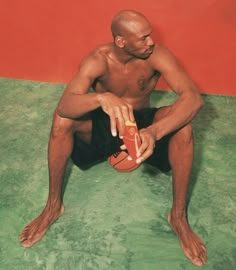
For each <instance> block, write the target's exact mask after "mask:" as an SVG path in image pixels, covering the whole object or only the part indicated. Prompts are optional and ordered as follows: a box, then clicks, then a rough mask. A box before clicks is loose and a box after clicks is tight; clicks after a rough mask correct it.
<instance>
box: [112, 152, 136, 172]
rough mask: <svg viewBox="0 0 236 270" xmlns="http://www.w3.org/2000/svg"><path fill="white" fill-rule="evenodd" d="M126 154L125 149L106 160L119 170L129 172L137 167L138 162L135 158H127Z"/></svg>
mask: <svg viewBox="0 0 236 270" xmlns="http://www.w3.org/2000/svg"><path fill="white" fill-rule="evenodd" d="M128 156H129V155H128V153H127V152H125V151H121V152H117V153H114V154H113V155H111V156H110V157H109V158H108V162H109V163H110V165H111V166H112V167H113V168H114V169H116V170H117V171H119V172H131V171H133V170H135V169H137V168H138V167H139V166H140V164H137V163H136V161H135V160H128V159H127V157H128Z"/></svg>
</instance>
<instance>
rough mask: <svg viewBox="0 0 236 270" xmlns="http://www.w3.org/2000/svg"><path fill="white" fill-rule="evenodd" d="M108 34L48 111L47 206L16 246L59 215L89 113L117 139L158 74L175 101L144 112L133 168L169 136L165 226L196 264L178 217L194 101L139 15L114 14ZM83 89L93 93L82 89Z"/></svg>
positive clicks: (188, 84)
mask: <svg viewBox="0 0 236 270" xmlns="http://www.w3.org/2000/svg"><path fill="white" fill-rule="evenodd" d="M111 30H112V35H113V38H114V40H113V43H110V44H106V45H103V46H99V47H97V48H96V49H95V50H93V51H92V52H91V53H90V54H89V55H87V56H86V57H85V58H84V59H83V60H82V62H81V64H80V67H79V70H78V73H77V74H76V75H75V76H74V78H73V79H72V80H71V81H70V82H69V84H68V85H67V88H66V90H65V91H64V93H63V95H62V97H61V99H60V102H59V104H58V106H57V108H56V110H55V113H54V119H53V125H52V130H51V135H50V140H49V151H48V164H49V176H50V179H49V196H48V201H47V203H46V206H45V208H44V210H43V212H42V213H41V214H40V215H39V216H38V217H37V218H36V219H35V220H33V221H32V222H30V223H29V224H28V225H27V226H26V227H25V228H24V229H23V231H22V232H21V234H20V237H19V238H20V241H21V243H22V245H23V246H24V247H30V246H32V245H33V244H34V243H35V242H37V241H39V240H40V239H41V238H42V237H43V235H44V234H45V233H46V231H47V230H48V228H49V226H50V225H51V224H52V223H53V222H54V221H55V220H56V219H57V218H58V217H59V216H60V215H61V214H62V213H63V212H64V205H63V202H62V185H63V177H64V172H65V169H66V164H67V161H68V159H69V158H70V157H71V155H72V152H73V153H75V154H74V159H75V160H77V161H78V160H80V161H81V160H82V161H83V159H84V157H83V155H82V150H81V149H83V147H86V146H87V147H88V148H89V145H90V143H91V140H92V139H93V137H92V126H93V125H95V124H94V123H97V122H96V121H97V120H96V119H95V120H93V121H95V122H92V120H91V119H92V118H96V115H97V113H93V112H94V111H95V112H97V111H99V116H97V119H98V120H100V122H101V121H103V119H106V118H107V119H108V120H107V119H106V121H107V122H108V128H107V133H108V135H107V136H108V137H109V136H110V137H111V138H110V137H109V139H111V140H114V141H115V140H117V139H118V140H119V137H120V138H122V136H123V133H124V123H125V121H126V120H130V121H134V119H136V114H137V112H140V111H142V110H143V109H145V110H149V109H146V108H149V99H150V94H151V92H152V90H153V89H154V87H155V85H156V83H157V81H158V79H159V77H160V76H161V75H162V76H163V77H164V79H165V80H166V82H167V83H168V84H169V86H170V87H171V88H172V89H173V91H175V92H176V93H177V94H178V99H177V100H176V101H175V102H174V103H173V104H172V105H170V106H166V107H162V108H159V109H156V110H155V111H154V113H153V112H152V113H151V114H152V120H151V122H150V123H149V124H148V125H147V126H144V127H143V128H141V129H140V137H141V140H142V144H141V147H140V148H139V153H138V155H137V160H136V162H137V163H141V162H144V161H147V160H148V158H149V159H150V157H152V156H153V154H154V152H155V151H157V154H158V151H159V150H158V149H159V147H160V145H161V143H162V140H163V139H164V138H166V137H168V134H171V136H170V135H169V136H170V137H169V139H168V156H169V157H168V159H169V160H168V161H169V163H170V167H171V170H172V177H173V206H172V209H171V211H170V213H169V215H168V222H169V224H170V226H171V227H172V229H173V230H174V232H175V233H176V235H177V236H178V238H179V241H180V244H181V246H182V249H183V251H184V253H185V254H186V256H187V257H188V258H189V259H190V260H191V261H192V262H193V263H194V264H196V265H203V264H205V263H206V260H207V255H206V247H205V245H204V244H203V242H202V240H201V239H200V238H199V237H198V236H197V235H196V233H194V232H193V230H192V229H191V228H190V225H189V224H188V221H187V217H186V194H187V188H188V184H189V178H190V172H191V167H192V161H193V137H192V128H191V123H190V122H191V120H192V119H193V118H194V116H195V115H196V114H197V112H198V111H199V109H200V108H201V107H202V105H203V101H202V98H201V96H200V94H199V91H198V89H197V87H196V85H195V84H194V83H193V81H192V80H191V79H190V77H189V76H188V75H187V74H186V72H185V71H184V70H183V68H182V67H181V66H180V65H179V64H178V63H177V61H176V59H175V58H174V56H173V55H172V54H171V53H170V51H169V50H167V49H166V48H165V47H163V46H162V45H159V44H156V43H154V41H153V40H152V38H151V33H152V27H151V25H150V23H149V22H148V20H147V19H146V18H145V17H144V16H143V15H142V14H140V13H138V12H135V11H131V10H123V11H121V12H119V13H118V14H117V15H116V16H115V17H114V18H113V20H112V24H111ZM90 87H92V88H93V89H94V92H93V93H91V92H89V91H88V90H89V89H90ZM100 116H101V118H100ZM101 119H102V120H101ZM117 120H118V122H119V125H118V126H117V124H116V123H117ZM136 120H137V119H136ZM104 121H105V120H104ZM149 121H150V120H149ZM96 125H97V124H96ZM98 127H99V125H97V126H96V128H97V129H99V128H98ZM93 128H95V127H94V126H93ZM139 128H140V127H139ZM96 132H99V131H98V130H96V131H95V132H94V133H96ZM94 133H93V134H94ZM98 140H99V138H98ZM156 144H157V147H156V148H155V145H156ZM80 145H82V148H81V147H80ZM79 147H80V148H79ZM75 149H77V150H78V149H80V150H79V151H77V150H75ZM97 152H98V151H97V149H96V153H97ZM85 153H87V151H85ZM94 154H95V153H94ZM106 154H107V155H108V153H105V154H104V155H106ZM80 156H81V158H79V157H80ZM154 161H155V160H154ZM75 163H76V161H75ZM78 163H79V162H78Z"/></svg>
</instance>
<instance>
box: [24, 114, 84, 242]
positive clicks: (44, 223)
mask: <svg viewBox="0 0 236 270" xmlns="http://www.w3.org/2000/svg"><path fill="white" fill-rule="evenodd" d="M79 126H80V125H79V122H78V121H73V120H70V119H66V118H61V117H60V116H59V115H58V114H57V113H56V112H55V114H54V118H53V125H52V130H51V134H50V138H49V145H48V168H49V195H48V200H47V203H46V206H45V208H44V210H43V211H42V213H41V214H40V215H39V216H38V217H37V218H36V219H34V220H33V221H31V222H30V223H29V224H28V225H26V227H25V228H24V229H23V231H22V232H21V234H20V236H19V239H20V241H21V243H22V245H23V246H24V247H30V246H32V245H33V244H34V243H35V242H37V241H38V240H40V239H41V238H42V237H43V235H44V234H45V233H46V232H47V230H48V228H49V227H50V225H51V224H52V223H53V222H54V221H55V220H56V219H57V218H58V217H59V216H60V215H61V214H62V213H63V212H64V205H63V202H62V186H63V178H64V173H65V169H66V165H67V161H68V159H69V157H70V155H71V153H72V150H73V144H74V133H75V132H76V131H78V129H79ZM83 126H84V125H83ZM87 126H88V125H87ZM88 133H89V131H87V132H86V134H88Z"/></svg>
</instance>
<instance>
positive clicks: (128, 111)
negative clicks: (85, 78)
mask: <svg viewBox="0 0 236 270" xmlns="http://www.w3.org/2000/svg"><path fill="white" fill-rule="evenodd" d="M98 100H99V103H100V105H101V107H102V109H103V111H104V112H105V113H107V114H108V115H109V117H110V124H111V133H112V135H113V136H116V135H117V130H118V132H119V136H120V137H121V138H122V137H123V135H124V128H125V122H126V121H134V115H133V107H132V106H131V105H130V104H128V103H126V102H125V101H123V100H122V99H121V98H119V97H117V96H115V95H113V94H112V93H103V94H100V95H99V97H98Z"/></svg>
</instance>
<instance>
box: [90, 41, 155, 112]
mask: <svg viewBox="0 0 236 270" xmlns="http://www.w3.org/2000/svg"><path fill="white" fill-rule="evenodd" d="M98 50H99V52H100V53H101V54H102V55H103V56H104V59H105V61H106V70H105V71H104V74H103V75H102V76H101V77H100V78H98V79H96V80H95V81H94V83H93V89H94V90H95V91H96V92H111V93H113V94H115V95H117V96H119V97H121V98H122V99H124V100H125V101H126V102H128V103H130V104H131V105H133V107H134V109H141V108H144V107H148V106H149V96H150V93H151V91H152V90H153V89H154V88H155V86H156V83H157V81H158V79H159V77H160V73H159V72H158V71H155V70H154V69H153V68H152V66H151V63H150V62H151V61H150V58H151V57H152V55H151V56H150V57H149V58H148V59H145V60H144V59H134V60H131V61H129V62H128V63H126V64H121V63H120V62H119V61H118V60H117V58H116V56H115V55H114V53H113V52H112V49H111V45H110V44H108V45H104V46H101V47H99V48H98Z"/></svg>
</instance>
